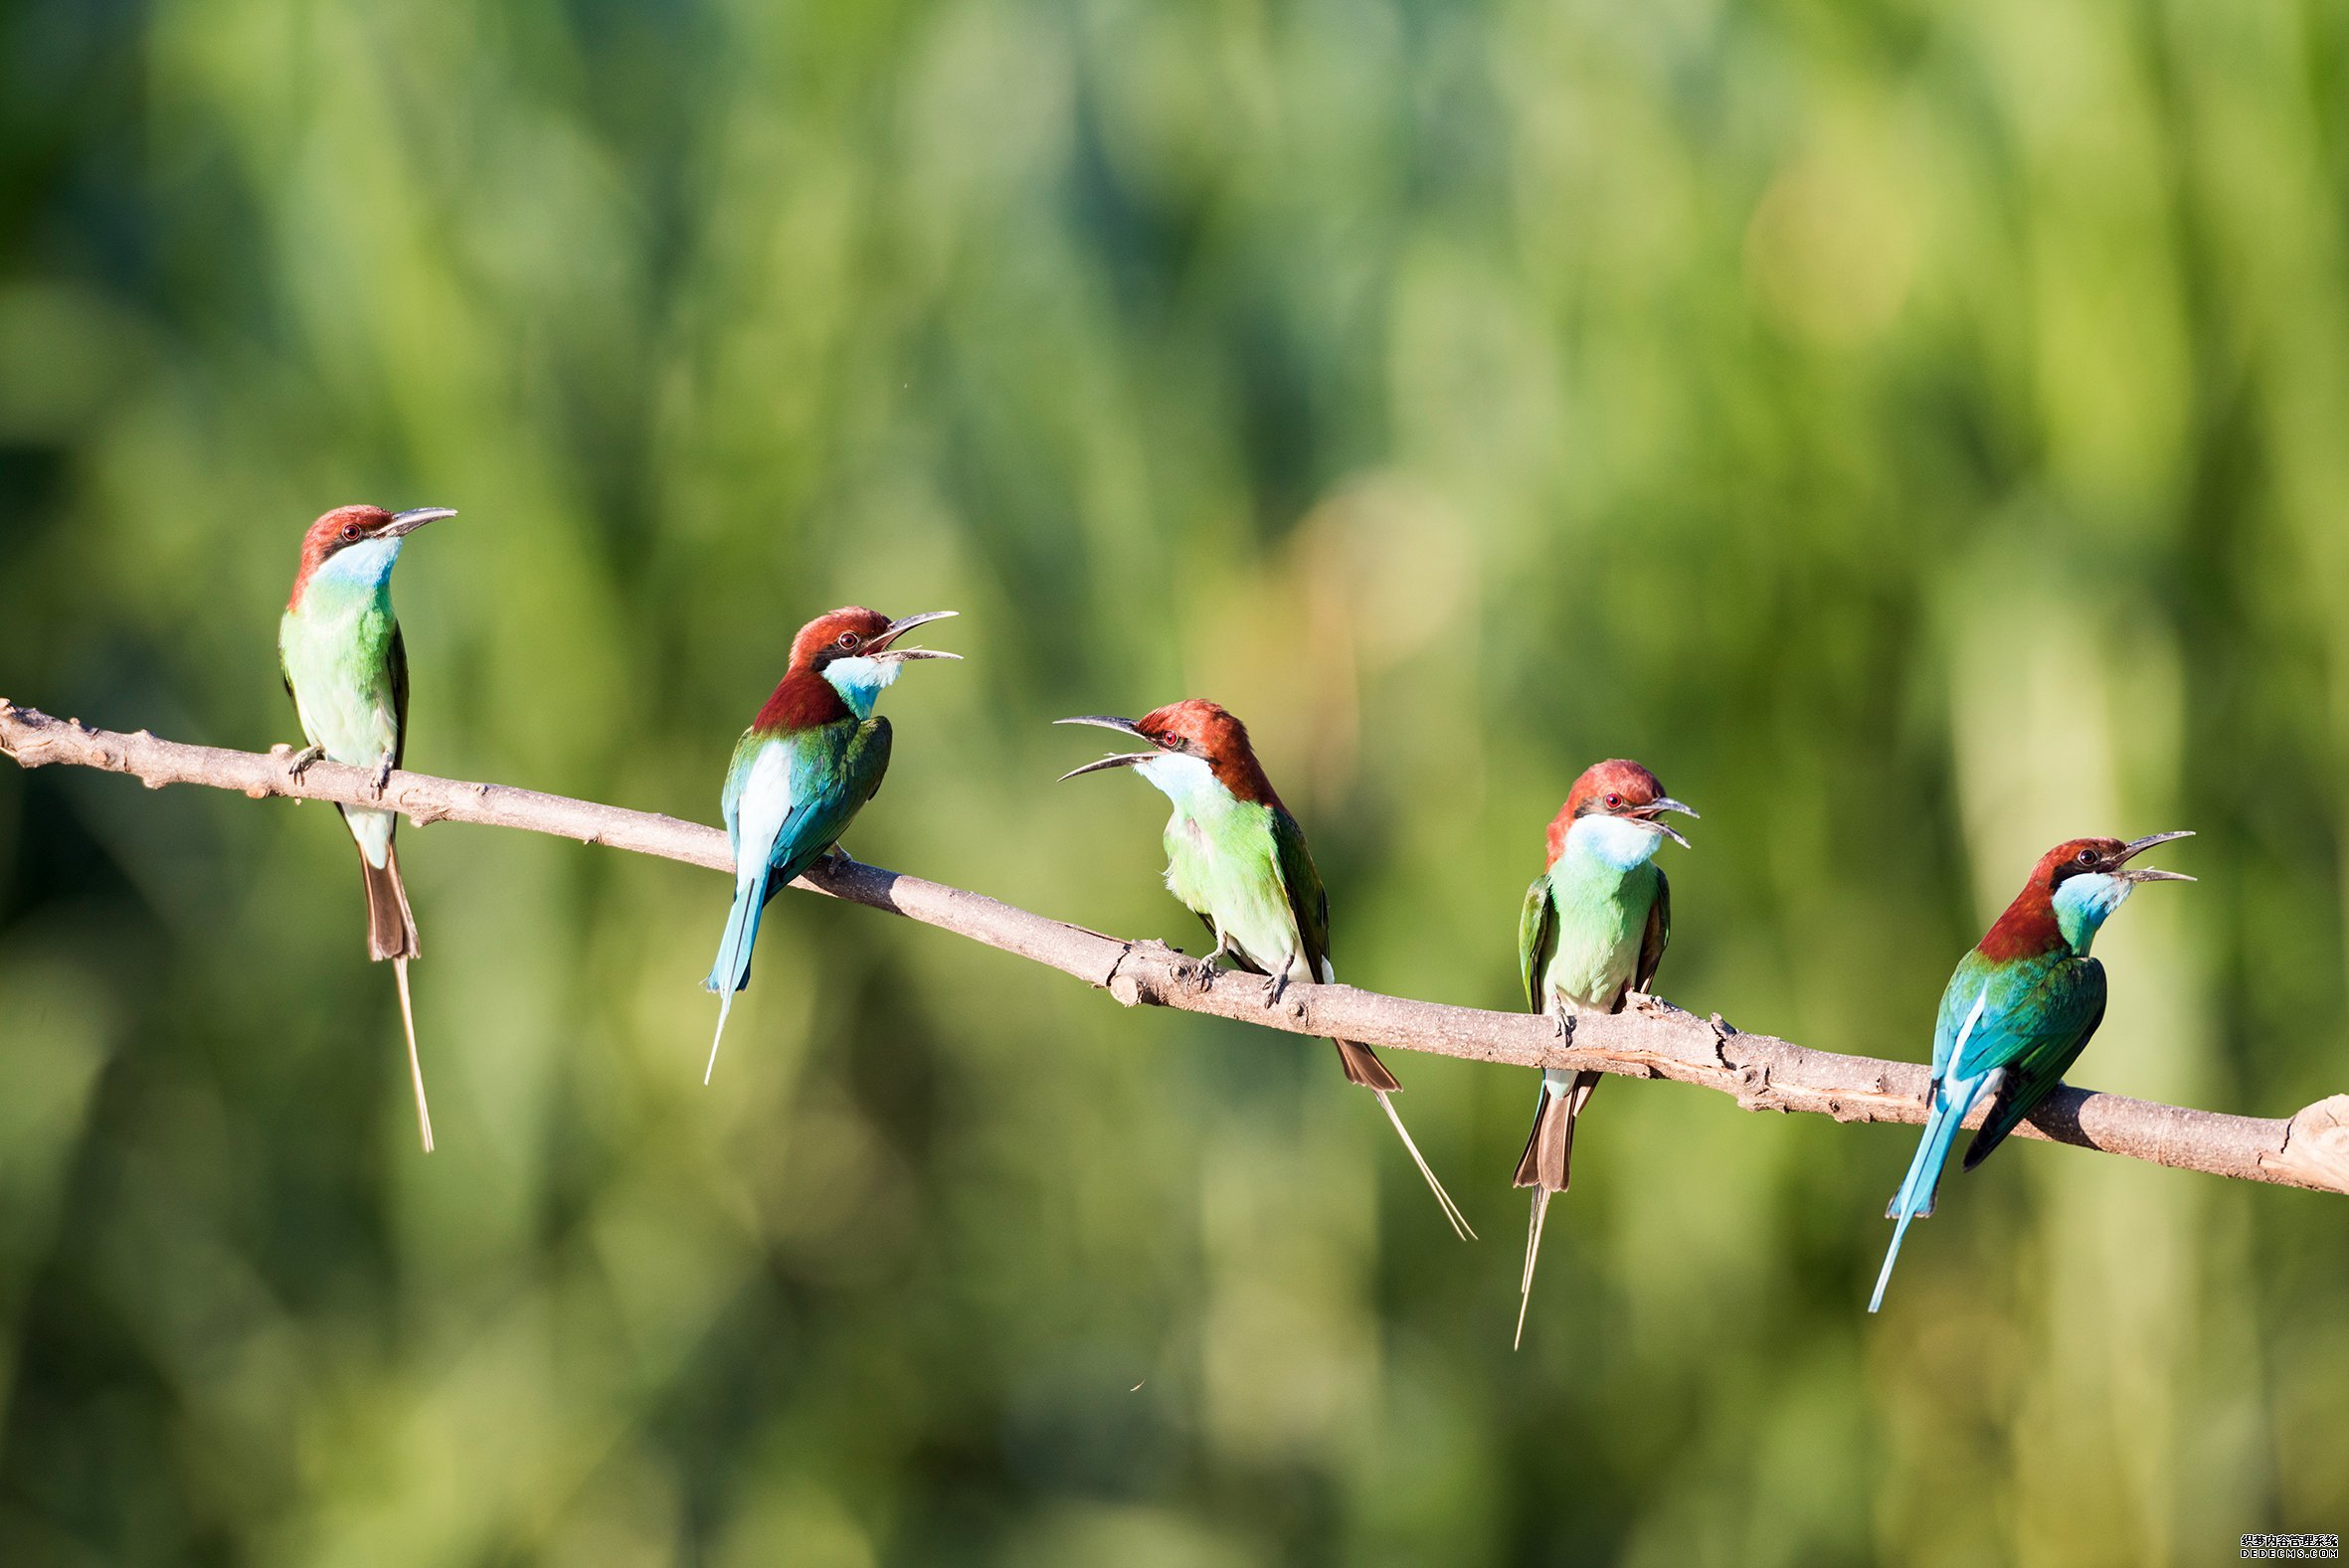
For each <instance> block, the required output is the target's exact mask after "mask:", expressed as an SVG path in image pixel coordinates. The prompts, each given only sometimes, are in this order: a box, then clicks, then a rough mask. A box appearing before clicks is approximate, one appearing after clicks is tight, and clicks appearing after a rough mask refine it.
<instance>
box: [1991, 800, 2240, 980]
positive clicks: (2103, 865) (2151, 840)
mask: <svg viewBox="0 0 2349 1568" xmlns="http://www.w3.org/2000/svg"><path fill="white" fill-rule="evenodd" d="M2193 836H2194V834H2193V833H2192V832H2190V831H2180V832H2175V833H2152V834H2149V835H2147V836H2146V837H2144V838H2134V839H2130V840H2128V841H2127V842H2125V843H2124V842H2122V841H2121V840H2120V839H2117V838H2067V839H2066V840H2064V842H2062V843H2060V844H2058V845H2057V846H2056V847H2055V848H2053V849H2051V850H2049V851H2048V852H2047V853H2046V854H2044V855H2042V856H2040V857H2039V863H2038V864H2037V865H2035V866H2033V867H2032V868H2031V877H2030V880H2029V881H2027V882H2025V883H2024V884H2023V891H2022V892H2020V893H2018V894H2016V895H2015V901H2014V902H2013V903H2011V904H2009V905H2008V906H2007V907H2006V912H2005V913H2004V914H2002V915H2000V916H1999V917H1998V919H1997V921H1996V922H1994V923H1993V924H1992V926H1991V928H1990V930H1989V931H1988V932H1987V933H1986V934H1985V935H1984V936H1983V938H1982V940H1981V942H1980V943H1979V944H1978V945H1977V946H1979V947H1980V948H1981V950H1982V956H1983V957H1984V958H1994V959H2000V958H2030V957H2034V956H2036V955H2038V954H2042V953H2046V952H2048V951H2050V950H2051V949H2053V948H2054V947H2055V946H2056V944H2057V943H2059V942H2061V941H2064V940H2065V938H2064V935H2063V928H2062V923H2061V922H2060V921H2059V920H2058V919H2057V913H2056V895H2057V893H2058V891H2059V890H2061V889H2062V888H2063V886H2064V884H2065V883H2067V882H2069V881H2071V880H2072V879H2073V878H2074V877H2082V876H2094V877H2103V878H2107V879H2109V880H2111V881H2115V882H2122V883H2136V882H2191V881H2193V880H2194V879H2193V878H2192V877H2190V876H2187V875H2186V874H2185V873H2183V872H2179V871H2156V870H2155V869H2153V868H2152V867H2151V866H2132V865H2130V864H2129V862H2130V861H2132V860H2134V859H2136V858H2137V857H2138V856H2139V855H2141V854H2143V853H2144V852H2145V851H2146V850H2148V849H2151V848H2152V847H2153V846H2154V845H2155V844H2166V843H2168V842H2169V841H2170V840H2171V839H2173V838H2192V837H2193ZM2111 891H2112V895H2113V896H2112V898H2111V900H2110V902H2111V903H2113V904H2117V903H2119V901H2120V894H2122V893H2125V892H2126V891H2127V890H2126V889H2125V888H2123V889H2116V890H2111ZM2096 918H2097V919H2098V920H2101V918H2102V917H2101V916H2100V915H2099V916H2097V917H2096Z"/></svg>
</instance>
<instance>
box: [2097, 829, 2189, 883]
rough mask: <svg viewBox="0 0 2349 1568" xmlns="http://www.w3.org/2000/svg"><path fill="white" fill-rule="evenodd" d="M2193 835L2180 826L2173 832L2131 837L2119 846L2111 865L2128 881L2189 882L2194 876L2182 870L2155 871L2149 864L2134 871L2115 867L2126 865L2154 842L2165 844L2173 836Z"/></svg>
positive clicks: (2187, 836)
mask: <svg viewBox="0 0 2349 1568" xmlns="http://www.w3.org/2000/svg"><path fill="white" fill-rule="evenodd" d="M2193 836H2194V833H2193V830H2192V829H2191V828H2181V829H2179V830H2178V831H2177V832H2175V833H2152V834H2148V835H2147V836H2145V837H2143V838H2133V839H2131V840H2129V841H2128V842H2127V843H2126V844H2123V845H2122V846H2121V849H2120V858H2119V859H2117V860H2115V861H2114V862H2113V866H2114V867H2115V869H2116V872H2117V874H2118V875H2119V876H2121V877H2122V878H2124V879H2125V880H2127V881H2130V882H2191V881H2193V880H2194V878H2192V877H2190V876H2188V875H2187V874H2186V873H2185V872H2183V871H2156V870H2154V869H2153V868H2152V867H2151V866H2146V867H2143V868H2142V869H2140V870H2136V871H2118V870H2117V868H2119V867H2121V866H2125V865H2127V864H2128V863H2129V862H2130V861H2132V860H2134V859H2136V858H2137V857H2138V856H2139V855H2141V854H2143V853H2144V852H2145V851H2146V850H2148V849H2151V848H2152V847H2153V846H2154V845H2155V844H2166V843H2168V842H2169V841H2170V840H2171V839H2173V838H2192V837H2193Z"/></svg>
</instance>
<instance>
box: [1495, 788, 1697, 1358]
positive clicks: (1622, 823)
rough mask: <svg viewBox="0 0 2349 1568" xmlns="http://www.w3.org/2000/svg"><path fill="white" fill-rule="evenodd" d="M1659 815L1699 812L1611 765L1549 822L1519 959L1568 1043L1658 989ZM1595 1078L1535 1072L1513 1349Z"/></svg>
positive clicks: (1663, 886) (1521, 1173) (1668, 918)
mask: <svg viewBox="0 0 2349 1568" xmlns="http://www.w3.org/2000/svg"><path fill="white" fill-rule="evenodd" d="M1666 811H1678V812H1681V813H1682V814H1683V815H1685V816H1690V817H1694V816H1695V815H1696V814H1697V813H1696V812H1695V811H1692V810H1690V809H1689V808H1688V807H1687V806H1685V805H1683V804H1681V803H1680V802H1679V801H1678V800H1675V799H1674V798H1673V797H1672V796H1670V795H1668V794H1666V793H1665V792H1664V786H1663V785H1662V784H1659V783H1657V782H1656V776H1655V775H1654V774H1652V773H1650V772H1648V771H1647V770H1646V769H1645V768H1642V767H1641V766H1640V765H1639V764H1637V763H1634V762H1625V761H1622V760H1620V759H1618V760H1616V761H1612V762H1604V763H1598V764H1595V765H1593V766H1592V767H1590V768H1588V769H1585V770H1584V771H1583V774H1582V777H1581V778H1579V779H1577V780H1575V781H1574V786H1573V788H1571V789H1569V790H1568V791H1567V792H1566V803H1565V804H1564V805H1563V806H1561V807H1560V808H1559V809H1558V813H1557V816H1556V818H1555V819H1554V820H1553V821H1551V822H1550V824H1549V862H1548V866H1547V868H1546V869H1544V870H1543V871H1542V873H1541V875H1539V876H1537V877H1536V878H1535V879H1534V885H1533V886H1532V887H1530V888H1528V889H1526V906H1525V911H1524V913H1523V914H1522V915H1520V916H1519V918H1518V936H1517V952H1518V968H1519V972H1520V973H1521V974H1522V975H1523V976H1524V978H1525V983H1526V1003H1527V1005H1528V1006H1530V1007H1532V1008H1533V1009H1534V1010H1535V1011H1536V1012H1540V1013H1547V1014H1548V1015H1549V1016H1550V1017H1552V1018H1554V1019H1556V1020H1557V1027H1558V1032H1559V1033H1560V1034H1561V1035H1568V1036H1570V1035H1571V1033H1572V1029H1573V1018H1574V1015H1575V1014H1576V1013H1582V1012H1594V1013H1611V1012H1615V1011H1618V1010H1620V1009H1621V1008H1622V1006H1623V1003H1624V1000H1625V998H1626V997H1628V996H1629V995H1630V994H1631V993H1632V992H1634V991H1639V992H1642V993H1645V992H1646V991H1647V989H1648V987H1649V986H1650V985H1652V984H1654V983H1655V979H1656V965H1657V964H1658V963H1660V962H1662V961H1663V958H1664V948H1665V944H1667V943H1669V942H1670V941H1671V940H1672V884H1671V883H1670V882H1668V881H1666V880H1665V877H1664V871H1663V868H1662V867H1660V866H1658V865H1657V864H1656V850H1657V847H1658V846H1659V845H1661V844H1662V843H1663V842H1664V840H1665V839H1667V838H1669V839H1671V840H1672V841H1673V842H1674V843H1676V844H1679V845H1680V846H1681V847H1682V848H1684V849H1685V848H1687V847H1688V843H1689V841H1688V840H1687V839H1685V838H1683V837H1681V835H1680V834H1679V833H1678V832H1676V831H1674V829H1673V828H1672V827H1670V826H1669V825H1667V824H1666V823H1665V821H1664V820H1663V813H1664V812H1666ZM1600 1076H1601V1075H1600V1074H1597V1073H1590V1072H1567V1071H1563V1070H1561V1069H1557V1068H1549V1069H1545V1070H1544V1071H1543V1072H1542V1074H1541V1093H1540V1098H1539V1099H1538V1100H1537V1101H1536V1103H1535V1107H1534V1131H1533V1132H1532V1133H1531V1134H1529V1135H1528V1137H1527V1138H1526V1151H1525V1153H1524V1155H1523V1156H1521V1157H1520V1158H1519V1160H1518V1162H1517V1185H1519V1186H1521V1187H1532V1188H1533V1189H1534V1208H1533V1213H1532V1215H1531V1216H1530V1218H1529V1219H1528V1220H1527V1224H1526V1268H1525V1273H1524V1275H1523V1276H1522V1277H1521V1278H1520V1280H1519V1282H1518V1308H1517V1337H1518V1340H1519V1341H1523V1340H1524V1338H1525V1333H1526V1307H1527V1304H1528V1303H1530V1302H1531V1301H1532V1300H1533V1298H1534V1264H1535V1261H1536V1259H1537V1258H1538V1257H1539V1256H1540V1252H1541V1221H1542V1219H1543V1217H1544V1216H1545V1215H1546V1214H1547V1213H1548V1210H1549V1200H1550V1197H1551V1196H1552V1195H1553V1194H1555V1193H1559V1192H1563V1191H1565V1190H1566V1181H1567V1176H1568V1173H1569V1167H1570V1166H1571V1163H1572V1160H1573V1153H1574V1119H1575V1118H1576V1117H1578V1116H1580V1115H1581V1114H1582V1108H1583V1107H1584V1106H1585V1105H1587V1104H1588V1103H1589V1101H1590V1096H1591V1092H1592V1091H1593V1090H1595V1089H1597V1088H1598V1081H1599V1078H1600Z"/></svg>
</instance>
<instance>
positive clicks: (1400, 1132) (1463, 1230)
mask: <svg viewBox="0 0 2349 1568" xmlns="http://www.w3.org/2000/svg"><path fill="white" fill-rule="evenodd" d="M1378 1109H1379V1110H1381V1111H1384V1112H1385V1113H1386V1120H1387V1121H1389V1122H1391V1123H1393V1124H1394V1135H1395V1136H1396V1137H1399V1138H1401V1139H1402V1140H1403V1147H1404V1148H1406V1149H1408V1150H1409V1151H1410V1154H1411V1163H1412V1164H1414V1165H1417V1166H1418V1167H1419V1174H1420V1176H1421V1177H1422V1178H1424V1179H1425V1181H1426V1182H1427V1190H1428V1191H1430V1192H1432V1193H1434V1194H1435V1201H1436V1202H1437V1203H1438V1204H1439V1205H1441V1206H1442V1208H1443V1211H1444V1218H1445V1219H1446V1220H1448V1221H1450V1222H1451V1226H1452V1234H1453V1235H1455V1236H1457V1237H1459V1238H1460V1239H1461V1240H1462V1241H1474V1240H1476V1231H1475V1230H1474V1229H1473V1228H1472V1227H1471V1226H1470V1225H1469V1223H1468V1216H1467V1215H1465V1214H1462V1213H1461V1212H1460V1205H1458V1204H1457V1203H1454V1202H1453V1201H1452V1194H1450V1193H1449V1192H1446V1191H1445V1190H1444V1184H1443V1183H1442V1182H1440V1181H1438V1180H1436V1179H1435V1172H1434V1171H1432V1170H1430V1169H1429V1168H1428V1166H1427V1159H1426V1156H1425V1155H1423V1154H1421V1153H1420V1152H1419V1145H1418V1144H1416V1143H1414V1142H1412V1141H1411V1132H1410V1130H1409V1129H1408V1128H1406V1127H1404V1126H1403V1119H1402V1117H1401V1116H1399V1115H1398V1114H1396V1112H1395V1109H1394V1101H1393V1099H1392V1098H1391V1096H1390V1095H1388V1094H1386V1093H1383V1092H1382V1093H1380V1094H1379V1096H1378Z"/></svg>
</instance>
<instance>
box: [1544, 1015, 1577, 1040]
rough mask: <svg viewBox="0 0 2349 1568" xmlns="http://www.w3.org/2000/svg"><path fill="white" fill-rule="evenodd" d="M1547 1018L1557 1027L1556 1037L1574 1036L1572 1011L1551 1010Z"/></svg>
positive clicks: (1568, 1037) (1566, 1037)
mask: <svg viewBox="0 0 2349 1568" xmlns="http://www.w3.org/2000/svg"><path fill="white" fill-rule="evenodd" d="M1549 1018H1550V1022H1551V1023H1552V1024H1554V1025H1555V1026H1556V1028H1557V1037H1558V1038H1559V1039H1561V1040H1571V1039H1572V1038H1574V1015H1573V1014H1572V1013H1570V1012H1553V1013H1551V1014H1550V1015H1549Z"/></svg>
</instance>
